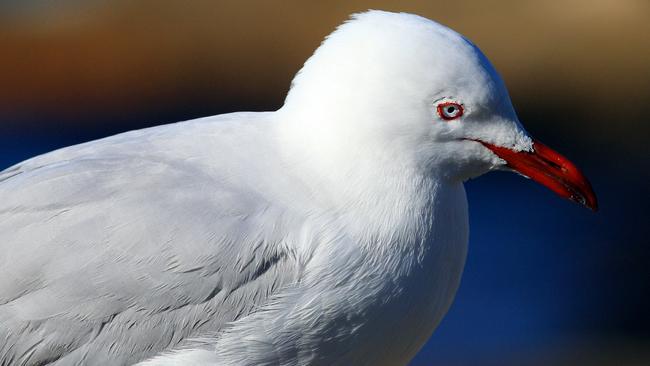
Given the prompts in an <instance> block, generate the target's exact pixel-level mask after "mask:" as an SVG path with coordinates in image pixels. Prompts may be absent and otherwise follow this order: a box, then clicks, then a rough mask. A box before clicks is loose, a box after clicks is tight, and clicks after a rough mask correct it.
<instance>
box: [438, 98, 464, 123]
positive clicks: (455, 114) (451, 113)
mask: <svg viewBox="0 0 650 366" xmlns="http://www.w3.org/2000/svg"><path fill="white" fill-rule="evenodd" d="M437 110H438V115H439V116H440V118H442V119H444V120H445V121H451V120H453V119H457V118H459V117H460V116H462V115H463V112H464V110H463V106H462V105H460V104H458V103H456V102H444V103H440V104H438V108H437Z"/></svg>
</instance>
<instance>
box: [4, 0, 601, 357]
mask: <svg viewBox="0 0 650 366" xmlns="http://www.w3.org/2000/svg"><path fill="white" fill-rule="evenodd" d="M500 169H507V170H514V171H517V172H519V173H520V174H522V175H524V176H527V177H530V178H532V179H533V180H536V181H538V182H540V183H541V184H543V185H545V186H547V187H549V188H551V189H552V190H553V191H555V192H556V193H558V194H560V195H561V196H563V197H566V198H570V199H572V200H574V201H577V202H579V203H581V204H583V205H585V206H587V207H590V208H592V209H596V206H597V204H596V197H595V195H594V193H593V191H592V189H591V188H590V185H589V183H588V181H587V180H586V179H585V177H584V176H583V175H582V174H581V173H580V172H579V171H578V169H577V168H576V167H575V166H574V165H573V164H571V163H570V162H569V161H568V160H567V159H566V158H564V157H562V156H561V155H559V154H558V153H556V152H554V151H553V150H551V149H549V148H548V147H545V146H544V145H542V144H540V143H539V142H537V141H535V140H533V139H531V138H530V137H529V136H528V134H527V133H526V131H525V130H524V129H523V128H522V126H521V125H520V123H519V122H518V120H517V116H516V115H515V112H514V110H513V107H512V105H511V102H510V99H509V96H508V93H507V91H506V88H505V86H504V84H503V82H502V80H501V79H500V77H499V76H498V75H497V73H496V71H495V70H494V68H493V67H492V66H491V65H490V63H489V62H488V60H487V59H486V58H485V56H484V55H483V54H482V53H481V51H480V50H479V49H478V48H477V47H476V46H475V45H474V44H472V43H471V42H470V41H468V40H467V39H466V38H464V37H463V36H461V35H459V34H458V33H456V32H454V31H452V30H451V29H449V28H446V27H444V26H442V25H440V24H437V23H435V22H433V21H431V20H428V19H425V18H422V17H419V16H416V15H412V14H404V13H400V14H397V13H389V12H382V11H369V12H366V13H362V14H357V15H354V16H353V17H352V19H351V20H350V21H348V22H346V23H344V24H343V25H341V26H340V27H339V28H338V29H337V30H336V31H335V32H334V33H332V34H331V35H330V36H329V37H327V39H326V40H325V41H324V42H323V44H322V45H321V46H320V47H319V48H318V49H317V50H316V52H315V53H314V55H313V56H312V57H311V58H309V60H308V61H307V62H306V63H305V65H304V67H303V68H302V70H301V71H300V72H299V73H298V74H297V76H296V77H295V79H294V80H293V83H292V86H291V90H290V91H289V94H288V96H287V98H286V102H285V104H284V106H283V107H282V108H280V109H279V110H278V111H275V112H260V113H232V114H225V115H219V116H213V117H207V118H201V119H197V120H193V121H188V122H182V123H177V124H172V125H166V126H160V127H155V128H149V129H144V130H139V131H132V132H128V133H124V134H120V135H117V136H113V137H109V138H105V139H102V140H98V141H93V142H89V143H85V144H81V145H77V146H71V147H67V148H64V149H61V150H58V151H54V152H51V153H48V154H45V155H42V156H38V157H35V158H32V159H30V160H27V161H25V162H22V163H20V164H18V165H16V166H14V167H12V168H9V169H8V170H5V171H4V172H2V173H0V251H1V253H2V255H1V256H0V364H1V365H57V366H59V365H82V364H83V365H129V364H136V363H137V364H140V365H146V366H153V365H251V366H252V365H373V366H376V365H404V364H407V363H408V362H409V360H411V358H412V357H413V356H414V355H415V354H416V353H417V352H418V350H419V349H420V348H421V347H422V345H423V344H424V343H425V341H426V340H427V338H429V336H430V335H431V333H432V332H433V330H434V329H435V328H436V326H437V324H438V323H439V322H440V320H441V318H442V317H443V316H444V314H445V312H446V311H447V309H448V308H449V306H450V304H451V302H452V300H453V298H454V294H455V292H456V289H457V287H458V284H459V280H460V277H461V273H462V270H463V265H464V262H465V256H466V252H467V241H468V217H467V202H466V196H465V191H464V189H463V181H466V180H467V179H469V178H472V177H476V176H479V175H481V174H483V173H486V172H489V171H492V170H500Z"/></svg>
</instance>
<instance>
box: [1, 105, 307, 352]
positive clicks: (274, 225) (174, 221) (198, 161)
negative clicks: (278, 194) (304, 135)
mask: <svg viewBox="0 0 650 366" xmlns="http://www.w3.org/2000/svg"><path fill="white" fill-rule="evenodd" d="M241 118H242V117H241V116H240V117H239V119H241ZM251 118H253V116H252V115H251V116H250V117H249V118H248V119H251ZM217 122H219V121H216V122H202V123H193V124H191V123H186V124H183V125H178V126H166V127H164V128H157V129H151V130H146V131H139V132H134V133H130V134H125V135H121V136H117V137H113V138H110V139H107V140H100V141H96V142H93V143H90V144H85V145H79V146H75V147H72V148H68V149H64V150H61V151H57V152H54V153H51V154H47V155H45V156H42V157H38V158H35V159H32V160H30V161H27V162H25V163H23V164H21V165H18V166H16V167H14V168H10V169H8V170H6V171H5V172H2V173H0V250H1V253H2V256H0V324H2V327H0V364H2V365H14V364H16V365H43V364H57V365H67V364H77V363H84V364H111V365H117V364H129V363H134V362H137V361H140V360H142V359H144V358H146V357H150V356H152V355H155V354H156V353H158V352H160V351H163V350H167V349H170V348H171V347H175V346H178V345H181V344H182V342H183V341H184V340H186V339H188V338H190V337H194V336H200V335H201V332H204V331H205V332H211V333H214V332H215V331H218V330H219V329H221V328H222V327H223V326H224V325H225V324H227V323H228V322H231V321H233V320H235V319H237V318H238V317H240V316H242V315H245V314H248V313H250V312H251V311H254V310H255V308H256V307H257V306H260V305H262V304H263V303H264V301H265V300H266V299H267V298H268V297H269V296H270V295H272V294H273V293H274V292H277V291H278V290H279V289H280V288H282V287H283V286H286V285H288V284H290V283H291V282H293V281H296V276H297V273H298V270H297V265H296V261H295V258H294V257H293V255H292V250H291V248H289V247H287V246H286V245H285V244H284V242H283V234H282V233H284V232H286V230H284V229H282V226H284V225H288V221H289V219H288V217H287V215H286V212H285V210H284V209H283V208H282V207H278V205H276V204H273V203H272V202H273V199H272V197H269V191H268V190H266V189H265V188H264V183H263V182H260V181H263V180H262V179H258V180H252V179H250V178H251V177H247V176H246V174H250V173H246V172H245V169H243V168H242V167H245V166H250V165H252V171H256V168H257V167H256V166H255V164H256V163H255V162H256V161H259V159H263V157H262V156H250V154H251V153H250V152H248V153H243V152H241V151H259V154H263V155H266V156H267V157H268V156H269V154H271V152H270V151H266V152H264V151H260V150H264V147H263V146H260V141H261V140H262V137H261V136H257V135H258V134H261V132H259V131H258V129H259V127H255V126H253V127H249V128H248V130H247V128H246V127H245V126H244V127H241V126H239V127H236V128H235V127H233V130H229V128H230V127H229V122H228V121H227V120H226V121H221V122H219V123H217ZM215 124H216V125H220V127H218V128H216V127H214V126H215ZM197 136H200V137H197ZM197 138H200V139H201V141H197ZM215 144H216V145H219V146H218V148H215V147H214V145H215ZM246 144H255V145H256V148H255V149H248V150H247V149H246V148H243V149H242V145H246ZM215 151H216V152H215ZM219 154H222V156H221V157H219V156H217V155H219ZM247 154H248V155H247ZM226 156H227V157H228V159H225V157H226ZM259 169H262V168H259ZM259 173H262V172H259ZM269 174H273V173H271V172H269ZM251 182H254V183H251Z"/></svg>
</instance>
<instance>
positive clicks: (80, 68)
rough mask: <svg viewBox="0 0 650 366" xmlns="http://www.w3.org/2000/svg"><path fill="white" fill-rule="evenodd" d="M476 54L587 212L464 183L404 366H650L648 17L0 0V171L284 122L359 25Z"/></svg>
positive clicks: (405, 4) (585, 0)
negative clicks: (125, 138) (461, 218)
mask: <svg viewBox="0 0 650 366" xmlns="http://www.w3.org/2000/svg"><path fill="white" fill-rule="evenodd" d="M369 8H374V9H384V10H393V11H407V12H413V13H417V14H420V15H423V16H426V17H429V18H432V19H435V20H437V21H439V22H441V23H443V24H446V25H448V26H450V27H452V28H454V29H456V30H458V31H459V32H461V33H463V34H465V35H466V36H467V37H468V38H470V39H471V40H473V41H474V42H475V43H477V44H478V45H479V46H480V47H481V48H482V50H483V51H484V52H485V53H486V54H487V56H488V57H489V58H490V59H491V60H492V62H493V63H494V65H495V66H496V68H497V69H498V70H499V71H500V73H501V74H502V76H503V78H504V79H505V81H506V84H507V85H508V87H509V89H510V93H511V96H512V99H513V102H514V104H515V107H516V108H517V111H518V114H519V117H520V119H521V120H522V121H523V123H524V124H525V126H526V127H527V129H528V130H529V131H530V132H531V134H532V135H534V136H536V137H537V138H539V139H540V140H542V141H544V142H545V143H547V144H548V145H550V146H552V147H554V148H556V149H557V150H559V151H561V152H562V153H564V154H565V155H567V156H568V157H570V158H571V160H573V161H575V162H577V163H578V165H579V166H581V167H582V168H583V170H584V171H585V173H586V175H587V176H588V177H589V178H590V179H591V181H592V183H593V186H594V189H595V191H596V193H597V194H598V196H599V200H600V206H601V210H600V212H598V213H593V212H589V211H588V210H586V209H582V208H580V207H578V206H577V205H574V204H572V203H570V202H566V201H563V200H560V199H559V198H558V197H556V196H555V195H554V194H552V193H551V192H550V191H547V190H546V189H544V188H542V187H541V186H539V185H536V184H534V183H531V182H529V181H526V180H524V179H522V178H520V177H518V176H516V175H514V174H505V173H503V174H501V173H493V174H489V175H487V176H484V177H481V178H479V179H477V180H474V181H470V182H468V183H467V191H468V195H469V202H470V220H471V239H470V252H469V257H468V261H467V267H466V271H465V275H464V278H463V282H462V284H461V287H460V290H459V293H458V296H457V299H456V301H455V303H454V305H453V307H452V309H451V310H450V312H449V314H448V316H447V317H446V318H445V319H444V320H443V322H442V324H441V325H440V327H439V328H438V330H437V331H436V333H435V334H434V336H433V337H432V338H431V339H430V341H429V342H428V343H427V345H426V346H425V347H424V348H423V350H422V351H421V352H420V354H419V355H418V356H417V357H416V359H415V360H413V362H412V365H450V366H455V365H576V364H579V365H587V364H588V365H650V311H649V310H650V270H649V267H650V245H649V244H650V243H649V242H650V240H649V238H650V232H649V231H650V230H649V229H648V228H649V226H650V222H649V220H648V219H649V214H648V211H649V209H650V192H649V189H648V185H649V184H648V183H649V182H650V180H649V176H650V164H649V163H650V153H649V148H648V142H647V140H648V139H650V134H649V131H650V127H649V125H648V117H647V116H648V113H650V1H647V0H572V1H566V0H564V1H543V2H542V1H515V0H503V1H491V2H489V3H488V2H485V1H461V0H455V1H453V2H452V1H399V2H397V1H393V2H391V1H360V0H358V1H357V0H353V1H327V2H325V1H323V2H313V1H310V2H307V1H282V2H280V1H276V2H270V1H207V0H198V1H196V0H195V1H192V2H186V1H167V0H157V1H147V0H141V1H126V0H113V1H107V0H83V1H82V0H59V1H45V0H0V50H1V51H0V169H2V168H6V167H8V166H10V165H12V164H14V163H17V162H19V161H21V160H23V159H26V158H28V157H31V156H34V155H36V154H41V153H44V152H47V151H49V150H52V149H55V148H58V147H63V146H66V145H70V144H75V143H79V142H83V141H88V140H92V139H96V138H100V137H104V136H108V135H111V134H115V133H119V132H123V131H127V130H131V129H136V128H142V127H147V126H153V125H158V124H163V123H169V122H175V121H179V120H186V119H192V118H196V117H202V116H207V115H213V114H219V113H224V112H231V111H239V110H253V111H262V110H274V109H277V108H279V107H280V106H281V105H282V102H283V99H284V95H285V93H286V92H287V89H288V87H289V84H290V81H291V79H292V77H293V75H294V73H295V72H296V71H297V70H298V69H299V68H300V67H301V65H302V63H303V62H304V60H305V59H306V58H307V57H308V56H309V55H310V54H311V53H312V52H313V50H314V49H315V48H316V47H317V46H318V45H319V43H320V41H321V40H322V38H323V37H324V36H325V35H327V34H328V33H330V32H331V31H332V30H333V29H334V28H335V27H336V26H337V25H338V24H339V23H341V22H342V21H344V20H345V19H346V18H347V17H348V15H349V14H350V13H353V12H358V11H363V10H366V9H369Z"/></svg>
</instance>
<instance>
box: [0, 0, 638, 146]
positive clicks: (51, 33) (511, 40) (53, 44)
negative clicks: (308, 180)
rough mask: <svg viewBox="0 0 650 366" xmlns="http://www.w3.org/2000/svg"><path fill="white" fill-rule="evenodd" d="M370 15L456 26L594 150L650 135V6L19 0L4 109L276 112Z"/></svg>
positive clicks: (5, 37) (518, 93)
mask: <svg viewBox="0 0 650 366" xmlns="http://www.w3.org/2000/svg"><path fill="white" fill-rule="evenodd" d="M368 8H378V9H384V10H394V11H407V12H414V13H417V14H420V15H423V16H426V17H429V18H432V19H435V20H437V21H439V22H441V23H443V24H446V25H449V26H451V27H453V28H454V29H456V30H458V31H459V32H461V33H463V34H465V35H466V36H467V37H469V38H470V39H472V40H473V41H474V42H475V43H477V44H478V45H479V46H480V47H481V48H482V50H483V51H484V52H485V53H486V54H487V56H488V57H489V58H490V59H491V60H492V62H493V63H494V64H495V66H496V67H497V69H498V70H499V71H500V72H501V74H502V76H503V77H504V79H505V80H506V83H507V85H508V86H509V89H510V91H511V94H512V97H513V99H514V102H515V105H516V106H517V105H525V106H528V105H533V106H535V107H536V106H537V105H540V106H541V107H545V108H550V109H553V110H557V111H562V112H563V113H565V114H567V115H570V116H571V117H576V115H577V117H580V118H579V120H584V121H587V120H589V123H588V124H586V125H580V124H578V122H577V120H576V121H567V120H566V119H565V116H563V115H560V116H558V118H557V119H554V118H550V119H548V120H546V121H543V123H544V124H550V125H552V124H559V123H562V124H563V126H562V127H561V129H562V130H563V131H566V133H567V134H576V133H578V132H579V133H586V134H589V135H590V136H589V138H590V139H592V141H593V142H594V143H608V142H610V140H611V139H612V137H614V136H615V137H616V138H620V139H626V140H629V139H633V140H634V141H636V142H639V141H640V139H641V138H643V137H645V136H647V132H648V124H647V123H646V122H645V121H646V119H645V118H642V116H644V115H645V114H647V112H648V110H649V109H650V107H649V106H650V103H648V101H649V100H650V2H649V1H647V0H596V1H589V0H574V1H545V2H540V1H514V0H513V1H508V0H502V1H492V2H483V1H463V0H459V1H453V2H450V1H401V2H394V1H327V2H314V1H282V2H271V1H206V0H199V1H192V2H185V1H122V0H113V1H99V0H90V1H72V0H68V1H9V2H5V3H3V5H0V35H1V36H0V49H2V57H0V85H2V87H1V88H0V110H2V111H7V110H8V111H11V112H14V113H21V112H24V113H29V112H30V111H33V110H34V109H37V110H38V111H39V113H40V114H41V115H42V116H43V118H42V121H40V122H39V123H40V124H47V123H48V120H52V119H57V120H60V121H64V122H59V123H64V124H67V123H69V124H71V125H73V124H76V123H92V120H93V115H94V114H95V113H101V114H105V115H115V116H116V117H117V118H116V123H118V120H119V116H120V115H122V114H124V113H129V111H130V110H134V109H137V110H142V109H143V108H148V109H152V110H166V109H169V108H172V109H173V108H175V107H174V104H176V105H180V104H183V103H182V102H179V101H185V100H191V101H192V103H191V104H197V103H198V102H199V101H200V102H201V103H202V104H204V105H205V106H206V107H205V108H206V112H210V111H212V110H216V111H221V110H222V109H224V110H225V109H227V107H228V106H231V105H241V106H242V107H246V106H247V105H248V108H255V107H257V108H263V109H274V108H277V107H279V106H280V105H281V103H282V100H283V97H284V94H285V92H286V91H287V89H288V86H289V83H290V80H291V78H292V77H293V75H294V73H295V72H296V71H297V70H298V69H299V68H300V66H301V65H302V63H303V62H304V60H305V59H306V58H307V57H308V56H309V55H310V54H311V53H312V51H313V50H314V49H315V48H316V47H317V46H318V44H319V43H320V41H321V40H322V38H323V37H324V36H325V35H327V34H328V33H329V32H331V31H332V30H333V29H334V27H336V25H338V24H339V23H341V22H342V21H343V20H345V19H346V18H347V16H348V15H349V14H350V13H353V12H358V11H363V10H365V9H368ZM66 121H67V122H66ZM80 121H84V122H80ZM152 122H155V121H152ZM3 123H11V121H7V122H5V121H3ZM106 123H110V122H106ZM524 123H526V121H524ZM534 123H541V121H540V122H536V121H535V122H534ZM527 126H528V127H529V128H531V129H533V130H534V129H535V126H534V125H533V126H531V124H530V123H527ZM631 129H640V130H642V131H637V133H631V131H630V130H631ZM603 130H606V131H607V134H603V133H601V132H602V131H603ZM640 132H643V133H640ZM635 146H637V145H635V144H633V143H626V144H624V147H625V148H635Z"/></svg>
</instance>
